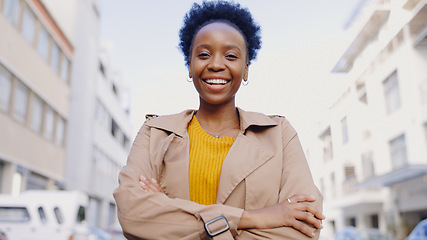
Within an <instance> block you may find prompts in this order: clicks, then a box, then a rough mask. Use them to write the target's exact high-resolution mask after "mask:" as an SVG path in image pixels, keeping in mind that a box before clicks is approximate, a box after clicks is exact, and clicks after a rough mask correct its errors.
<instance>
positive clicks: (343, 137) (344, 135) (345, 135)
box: [341, 117, 348, 144]
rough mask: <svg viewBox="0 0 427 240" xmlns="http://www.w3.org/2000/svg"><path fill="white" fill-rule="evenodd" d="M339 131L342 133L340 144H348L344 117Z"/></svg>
mask: <svg viewBox="0 0 427 240" xmlns="http://www.w3.org/2000/svg"><path fill="white" fill-rule="evenodd" d="M341 131H342V142H343V144H346V143H348V125H347V117H344V118H343V119H342V120H341Z"/></svg>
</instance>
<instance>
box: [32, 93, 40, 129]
mask: <svg viewBox="0 0 427 240" xmlns="http://www.w3.org/2000/svg"><path fill="white" fill-rule="evenodd" d="M42 121H43V102H42V100H41V99H40V98H39V97H37V96H36V95H34V96H33V100H32V104H31V122H30V127H31V129H32V130H34V131H35V132H37V133H40V132H41V128H42Z"/></svg>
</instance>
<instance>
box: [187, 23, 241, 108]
mask: <svg viewBox="0 0 427 240" xmlns="http://www.w3.org/2000/svg"><path fill="white" fill-rule="evenodd" d="M247 74H248V62H247V51H246V44H245V40H244V38H243V36H242V35H241V34H240V32H239V31H238V30H236V29H235V28H234V27H232V26H230V25H228V24H226V23H220V22H216V23H211V24H208V25H206V26H205V27H203V28H202V29H200V30H199V32H198V33H197V34H196V36H195V38H194V41H193V47H192V52H191V59H190V65H189V77H190V78H193V83H194V86H195V87H196V89H197V91H198V92H199V95H200V101H201V106H202V105H203V104H210V105H221V104H234V99H235V95H236V92H237V91H238V90H239V88H240V84H241V81H242V79H247Z"/></svg>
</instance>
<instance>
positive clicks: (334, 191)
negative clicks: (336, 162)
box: [330, 173, 336, 197]
mask: <svg viewBox="0 0 427 240" xmlns="http://www.w3.org/2000/svg"><path fill="white" fill-rule="evenodd" d="M330 178H331V196H332V197H335V196H336V189H335V173H331V175H330Z"/></svg>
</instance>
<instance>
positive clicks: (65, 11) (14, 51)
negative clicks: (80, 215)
mask: <svg viewBox="0 0 427 240" xmlns="http://www.w3.org/2000/svg"><path fill="white" fill-rule="evenodd" d="M99 9H100V6H99V1H98V0H72V1H56V0H0V34H1V37H0V133H1V134H0V191H1V192H2V193H12V194H19V193H20V192H21V191H24V190H29V189H58V190H80V191H83V192H85V193H86V194H87V195H88V196H89V199H90V204H89V209H88V211H89V212H88V216H87V220H88V223H89V225H90V226H97V227H101V228H104V229H108V228H110V227H111V226H112V225H114V224H115V223H116V221H117V220H116V214H115V213H116V206H115V203H114V199H113V196H112V191H113V189H114V188H115V187H116V186H117V184H118V183H117V175H118V172H119V170H120V168H121V167H122V166H123V165H124V163H125V161H126V158H127V155H128V152H129V149H130V143H129V141H130V140H129V139H130V135H131V127H132V126H131V123H130V117H129V110H130V109H129V105H128V103H129V101H128V97H129V96H128V91H127V88H126V86H125V84H124V81H123V77H122V75H121V73H120V72H119V71H116V70H115V69H114V67H113V65H112V64H111V59H110V58H111V48H108V47H105V46H101V45H100V44H99V22H100V21H99V18H100V11H99Z"/></svg>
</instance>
